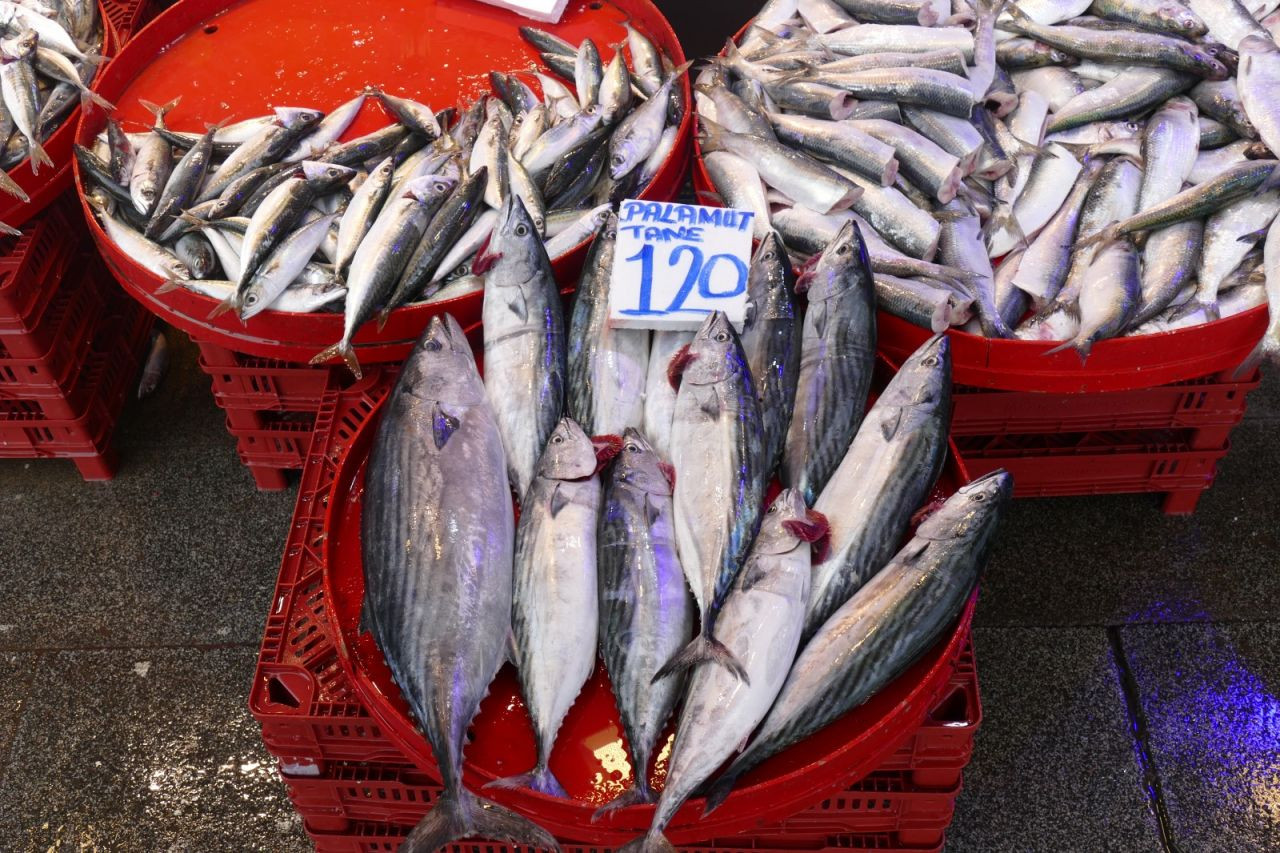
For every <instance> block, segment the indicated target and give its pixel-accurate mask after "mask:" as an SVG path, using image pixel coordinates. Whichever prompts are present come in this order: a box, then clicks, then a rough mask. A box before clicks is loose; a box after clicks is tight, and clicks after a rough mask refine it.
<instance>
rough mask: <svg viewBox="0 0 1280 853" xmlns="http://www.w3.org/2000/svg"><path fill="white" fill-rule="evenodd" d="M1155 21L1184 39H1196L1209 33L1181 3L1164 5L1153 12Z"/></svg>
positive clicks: (1193, 13) (1202, 23)
mask: <svg viewBox="0 0 1280 853" xmlns="http://www.w3.org/2000/svg"><path fill="white" fill-rule="evenodd" d="M1154 13H1155V17H1156V20H1158V21H1160V22H1161V23H1163V24H1164V28H1165V29H1168V30H1169V31H1171V32H1175V33H1178V34H1179V35H1181V36H1183V37H1184V38H1190V39H1198V38H1200V37H1201V36H1203V35H1206V34H1207V33H1208V32H1209V28H1208V27H1207V26H1205V23H1204V21H1202V20H1201V19H1200V16H1199V15H1197V14H1196V13H1195V12H1192V11H1191V10H1190V9H1188V8H1187V7H1186V6H1184V5H1182V4H1181V3H1165V4H1163V5H1161V6H1159V7H1157V8H1156V9H1155V10H1154Z"/></svg>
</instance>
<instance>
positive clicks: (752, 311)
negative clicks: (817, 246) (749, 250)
mask: <svg viewBox="0 0 1280 853" xmlns="http://www.w3.org/2000/svg"><path fill="white" fill-rule="evenodd" d="M794 289H795V276H794V274H793V273H792V269H791V258H790V257H789V256H788V255H787V247H786V245H784V244H783V242H782V235H780V234H779V233H778V232H777V231H770V232H769V233H768V234H766V235H765V237H764V239H763V240H761V241H760V245H759V247H757V249H756V253H755V255H754V256H753V257H752V258H751V270H750V272H749V274H748V276H747V304H748V312H749V318H748V322H751V323H754V322H755V321H756V320H758V319H761V318H769V319H789V318H792V317H794V316H795V305H794V304H793V303H792V301H791V293H792V291H793V290H794Z"/></svg>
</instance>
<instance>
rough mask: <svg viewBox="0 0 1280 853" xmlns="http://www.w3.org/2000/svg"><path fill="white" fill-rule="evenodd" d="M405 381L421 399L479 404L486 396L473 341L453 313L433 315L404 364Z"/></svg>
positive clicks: (458, 403)
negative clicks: (472, 346) (473, 351)
mask: <svg viewBox="0 0 1280 853" xmlns="http://www.w3.org/2000/svg"><path fill="white" fill-rule="evenodd" d="M401 382H403V383H404V387H406V388H412V389H413V396H415V397H417V398H418V399H420V400H432V401H440V402H445V403H453V404H455V405H459V406H475V405H479V404H480V403H482V402H483V401H484V399H485V396H484V382H483V381H481V379H480V374H479V372H478V371H477V370H476V360H475V356H474V355H473V354H472V351H471V343H470V342H469V341H468V340H467V336H466V333H465V332H463V331H462V326H460V325H459V324H458V321H457V320H456V319H454V317H453V315H452V314H437V315H436V316H434V317H432V318H431V322H430V323H428V324H427V328H426V330H425V331H423V333H422V337H421V338H419V339H418V343H417V344H416V345H415V346H414V348H413V352H412V353H410V355H409V359H408V360H407V361H406V362H405V364H404V369H403V378H402V379H401Z"/></svg>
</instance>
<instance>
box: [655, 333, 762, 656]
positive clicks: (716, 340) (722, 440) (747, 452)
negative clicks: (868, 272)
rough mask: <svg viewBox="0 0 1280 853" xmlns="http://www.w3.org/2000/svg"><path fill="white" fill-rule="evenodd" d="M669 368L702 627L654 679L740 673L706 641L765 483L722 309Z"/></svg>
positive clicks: (758, 427) (754, 420)
mask: <svg viewBox="0 0 1280 853" xmlns="http://www.w3.org/2000/svg"><path fill="white" fill-rule="evenodd" d="M669 370H670V372H671V374H672V377H673V381H678V382H679V383H680V387H679V390H678V391H677V392H676V405H675V415H674V420H673V424H672V429H671V457H672V459H671V461H672V462H673V463H674V464H675V470H676V484H675V491H674V501H675V530H676V543H677V544H678V546H679V551H680V562H681V564H682V565H683V567H684V572H685V577H686V578H687V579H688V581H689V586H690V587H691V588H692V589H693V594H694V597H695V598H696V599H697V600H698V609H699V612H700V613H701V617H702V620H701V627H700V632H699V635H698V637H697V638H696V639H695V640H694V641H693V642H692V643H690V644H689V645H688V646H686V647H685V649H684V650H683V651H681V652H680V653H679V654H678V655H677V656H676V657H675V658H673V659H672V660H671V662H670V663H668V664H667V665H666V666H665V667H663V669H662V671H661V674H664V675H665V674H667V673H670V672H674V671H678V670H681V669H685V668H688V667H691V666H694V665H695V664H697V663H699V662H700V661H708V660H710V661H715V662H717V663H719V664H722V665H723V666H724V667H726V668H729V669H731V670H733V671H734V672H737V673H742V671H743V670H742V662H740V661H737V660H735V659H734V657H733V654H732V652H730V651H729V650H728V649H726V648H725V646H724V645H723V644H722V643H721V642H720V641H718V640H716V639H715V638H714V636H713V635H712V626H713V623H714V619H715V612H716V610H717V609H718V608H719V605H720V603H721V602H722V601H723V600H724V596H725V595H726V594H727V593H728V591H729V587H730V586H731V585H732V583H733V580H734V578H735V577H737V576H738V572H739V570H740V569H741V568H742V561H743V559H744V558H745V557H746V555H747V548H748V547H749V546H750V544H751V540H752V539H753V538H754V537H755V534H756V531H757V529H758V527H759V521H760V504H761V502H762V501H763V500H764V485H765V483H764V478H765V472H764V458H763V457H764V447H763V440H764V428H763V424H762V422H761V416H760V401H759V400H758V399H757V398H756V393H755V386H754V385H753V384H752V379H751V371H750V368H749V367H748V366H747V361H746V356H745V355H744V354H743V352H742V345H741V344H740V343H739V342H738V335H737V333H735V332H734V330H733V326H732V325H731V324H730V323H729V320H728V318H727V317H726V316H725V315H724V313H723V312H720V311H715V312H713V313H712V314H711V315H710V316H708V317H707V319H706V321H704V322H703V324H702V327H701V328H700V329H698V333H697V334H696V335H695V336H694V339H693V342H692V343H691V344H689V345H688V348H687V349H683V350H681V351H680V352H679V353H677V354H676V356H675V357H674V358H673V359H672V363H671V367H670V368H669ZM714 668H716V669H719V667H714ZM704 671H705V670H704Z"/></svg>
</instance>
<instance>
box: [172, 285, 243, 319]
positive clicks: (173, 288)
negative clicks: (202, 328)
mask: <svg viewBox="0 0 1280 853" xmlns="http://www.w3.org/2000/svg"><path fill="white" fill-rule="evenodd" d="M180 287H182V282H180V281H178V280H177V279H176V278H168V279H165V280H164V281H163V282H161V283H160V286H159V287H157V288H156V296H159V295H160V294H162V293H168V292H169V291H171V290H177V289H178V288H180ZM220 308H222V305H221V304H219V305H218V307H217V308H214V309H213V310H214V311H216V312H217V313H219V314H221V313H223V312H224V311H225V310H226V309H223V310H219V309H220ZM209 316H210V317H213V316H214V314H213V312H210V313H209Z"/></svg>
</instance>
